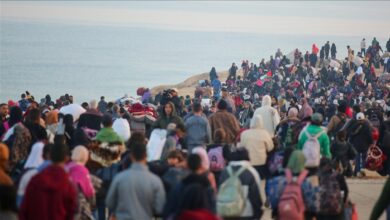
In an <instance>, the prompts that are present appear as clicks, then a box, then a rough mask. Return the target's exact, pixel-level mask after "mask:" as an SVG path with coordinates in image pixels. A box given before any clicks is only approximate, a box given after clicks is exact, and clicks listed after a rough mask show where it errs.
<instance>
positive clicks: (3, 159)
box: [0, 143, 13, 186]
mask: <svg viewBox="0 0 390 220" xmlns="http://www.w3.org/2000/svg"><path fill="white" fill-rule="evenodd" d="M8 158H9V150H8V147H7V145H5V144H2V143H0V185H8V186H12V185H13V182H12V179H11V178H10V177H9V176H8V174H7V171H8Z"/></svg>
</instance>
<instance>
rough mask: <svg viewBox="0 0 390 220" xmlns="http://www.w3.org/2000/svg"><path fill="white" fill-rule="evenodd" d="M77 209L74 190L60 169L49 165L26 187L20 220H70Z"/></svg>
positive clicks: (63, 171)
mask: <svg viewBox="0 0 390 220" xmlns="http://www.w3.org/2000/svg"><path fill="white" fill-rule="evenodd" d="M76 208H77V197H76V189H75V187H74V186H73V185H72V183H71V182H70V180H69V176H68V174H67V173H66V172H65V170H64V169H63V168H62V167H59V166H55V165H50V166H49V167H47V168H46V169H44V170H43V171H42V172H40V173H38V174H37V175H36V176H34V177H33V178H32V179H31V181H30V183H29V184H28V186H27V189H26V193H25V195H24V198H23V202H22V205H21V208H20V212H19V219H20V220H25V219H26V220H27V219H29V220H34V219H37V220H38V219H39V220H68V219H69V220H71V219H73V217H74V214H75V211H76Z"/></svg>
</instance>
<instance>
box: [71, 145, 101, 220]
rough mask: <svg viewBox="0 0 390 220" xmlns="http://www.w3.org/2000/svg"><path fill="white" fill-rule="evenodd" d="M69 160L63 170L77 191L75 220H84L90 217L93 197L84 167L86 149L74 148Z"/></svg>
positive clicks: (93, 193)
mask: <svg viewBox="0 0 390 220" xmlns="http://www.w3.org/2000/svg"><path fill="white" fill-rule="evenodd" d="M71 159H72V161H71V162H69V163H68V164H67V165H66V166H65V169H66V170H68V173H69V177H70V179H71V181H72V182H73V183H74V184H75V185H76V187H77V190H78V200H79V202H78V204H79V207H78V212H77V213H76V217H75V219H84V215H87V216H91V203H92V202H93V199H94V196H95V190H94V188H93V185H92V181H91V178H90V175H89V171H88V169H87V168H86V167H85V164H86V163H87V161H88V159H89V152H88V150H87V148H85V147H84V146H81V145H79V146H77V147H75V148H74V149H73V151H72V157H71Z"/></svg>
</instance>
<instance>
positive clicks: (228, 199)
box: [217, 166, 246, 217]
mask: <svg viewBox="0 0 390 220" xmlns="http://www.w3.org/2000/svg"><path fill="white" fill-rule="evenodd" d="M226 170H227V172H228V174H229V178H228V179H227V180H226V181H225V182H223V183H222V185H221V187H220V188H219V191H218V195H217V213H218V214H219V215H220V216H222V217H239V216H240V215H241V213H242V212H243V211H244V209H245V201H246V195H245V194H244V191H243V186H242V184H241V180H240V178H239V176H240V174H241V173H242V172H244V171H245V170H246V167H244V166H241V167H240V168H239V170H237V171H233V169H232V167H231V166H228V167H227V168H226Z"/></svg>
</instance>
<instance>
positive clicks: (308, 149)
mask: <svg viewBox="0 0 390 220" xmlns="http://www.w3.org/2000/svg"><path fill="white" fill-rule="evenodd" d="M304 132H305V134H306V136H307V140H306V142H305V144H304V145H303V149H302V152H303V154H304V155H305V158H306V162H305V166H306V167H318V166H319V165H320V159H321V150H320V149H321V145H320V142H319V141H318V137H320V136H321V135H322V134H323V133H324V131H321V132H319V133H318V134H316V135H314V136H312V135H310V134H309V132H308V131H307V129H306V130H305V131H304Z"/></svg>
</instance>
